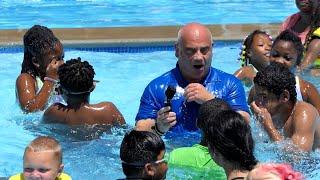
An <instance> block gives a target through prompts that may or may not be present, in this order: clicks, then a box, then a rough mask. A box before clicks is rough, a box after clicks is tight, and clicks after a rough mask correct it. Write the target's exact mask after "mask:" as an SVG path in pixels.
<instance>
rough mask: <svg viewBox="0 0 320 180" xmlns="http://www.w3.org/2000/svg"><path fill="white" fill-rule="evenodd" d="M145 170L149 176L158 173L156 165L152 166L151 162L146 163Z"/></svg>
mask: <svg viewBox="0 0 320 180" xmlns="http://www.w3.org/2000/svg"><path fill="white" fill-rule="evenodd" d="M144 171H145V173H146V174H147V175H148V176H151V177H153V176H154V175H155V173H156V169H155V167H154V166H152V164H151V163H147V164H146V165H144Z"/></svg>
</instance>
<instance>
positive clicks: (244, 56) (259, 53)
mask: <svg viewBox="0 0 320 180" xmlns="http://www.w3.org/2000/svg"><path fill="white" fill-rule="evenodd" d="M271 45H272V38H271V36H270V35H268V34H267V33H266V32H264V31H260V30H255V31H253V32H252V33H251V34H249V36H248V37H247V38H246V39H245V40H244V41H243V45H242V49H241V52H240V57H239V59H240V60H241V62H242V65H241V66H242V67H241V68H240V69H238V70H237V71H236V72H235V73H234V75H235V76H236V77H237V78H238V79H240V80H242V81H244V82H245V85H246V86H251V85H252V84H253V78H254V77H255V76H256V72H257V71H259V70H261V69H262V68H264V67H265V66H267V65H268V64H269V55H270V49H271Z"/></svg>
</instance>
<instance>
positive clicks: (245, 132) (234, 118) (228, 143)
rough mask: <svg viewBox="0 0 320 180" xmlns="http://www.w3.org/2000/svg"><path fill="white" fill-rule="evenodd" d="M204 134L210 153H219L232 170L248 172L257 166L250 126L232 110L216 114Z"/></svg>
mask: <svg viewBox="0 0 320 180" xmlns="http://www.w3.org/2000/svg"><path fill="white" fill-rule="evenodd" d="M210 118H211V117H210ZM205 133H206V136H207V137H208V145H209V150H210V152H211V153H212V152H218V153H220V154H221V155H222V156H223V159H225V160H227V161H229V162H231V164H232V165H233V166H234V169H238V170H242V171H250V170H251V169H253V167H254V166H255V165H256V164H257V160H256V158H255V156H254V154H253V151H254V141H253V138H252V134H251V128H250V125H248V124H247V123H246V122H245V121H244V119H243V118H242V116H241V115H240V114H239V113H237V112H235V111H233V110H226V111H222V112H220V113H218V114H217V115H216V116H214V117H213V118H211V123H210V124H208V127H207V129H206V132H205Z"/></svg>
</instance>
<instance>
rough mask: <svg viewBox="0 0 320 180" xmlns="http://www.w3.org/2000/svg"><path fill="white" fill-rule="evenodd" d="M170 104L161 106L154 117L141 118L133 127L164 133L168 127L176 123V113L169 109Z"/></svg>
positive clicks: (138, 129) (139, 129) (159, 133)
mask: <svg viewBox="0 0 320 180" xmlns="http://www.w3.org/2000/svg"><path fill="white" fill-rule="evenodd" d="M170 110H171V109H170V106H166V107H163V108H161V109H160V110H159V111H158V112H157V118H156V119H150V118H148V119H141V120H138V121H137V122H136V127H135V129H136V130H137V131H151V132H155V133H157V134H158V135H164V134H165V133H166V132H168V131H169V129H170V128H171V127H172V126H174V125H176V123H177V117H176V113H175V112H172V111H170Z"/></svg>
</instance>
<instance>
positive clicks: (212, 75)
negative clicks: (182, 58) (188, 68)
mask: <svg viewBox="0 0 320 180" xmlns="http://www.w3.org/2000/svg"><path fill="white" fill-rule="evenodd" d="M217 71H218V70H217V69H215V68H213V67H210V69H209V72H208V74H207V76H206V77H205V79H204V80H202V81H201V82H200V84H202V85H206V84H208V83H210V82H212V81H220V78H219V76H218V74H217ZM174 75H175V76H176V79H177V81H178V84H179V86H181V87H183V88H184V87H186V86H187V85H188V84H189V82H188V81H187V80H186V79H185V78H184V77H183V76H182V74H181V71H180V68H179V65H178V63H177V64H176V68H175V69H174Z"/></svg>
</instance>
